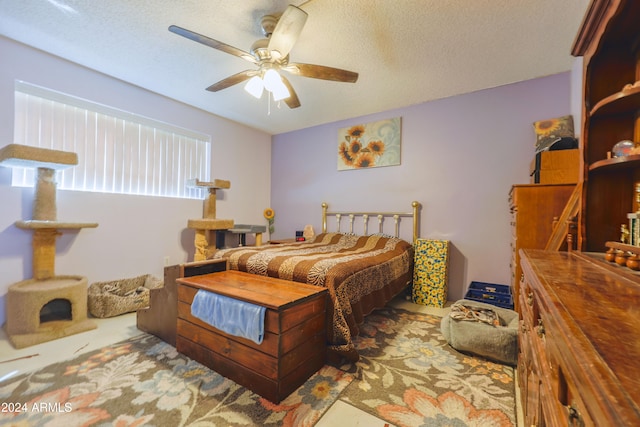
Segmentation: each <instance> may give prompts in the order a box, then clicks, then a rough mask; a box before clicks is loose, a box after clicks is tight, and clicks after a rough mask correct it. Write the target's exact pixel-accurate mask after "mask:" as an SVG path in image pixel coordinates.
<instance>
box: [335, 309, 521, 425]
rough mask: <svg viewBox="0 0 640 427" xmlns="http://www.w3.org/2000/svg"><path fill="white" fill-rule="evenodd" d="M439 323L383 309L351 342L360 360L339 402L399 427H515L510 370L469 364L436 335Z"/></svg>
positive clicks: (471, 360)
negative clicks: (354, 376)
mask: <svg viewBox="0 0 640 427" xmlns="http://www.w3.org/2000/svg"><path fill="white" fill-rule="evenodd" d="M440 321H441V318H440V317H436V316H431V315H427V314H418V313H412V312H409V311H406V310H402V309H394V308H384V309H382V310H378V311H375V312H374V313H372V314H370V315H369V316H368V317H367V319H366V323H365V324H364V325H362V327H361V329H360V334H359V337H357V338H356V340H355V345H356V349H357V350H358V353H359V354H360V356H361V358H360V360H359V361H358V362H356V364H355V366H354V365H345V366H343V369H345V370H349V369H350V370H351V371H352V372H353V371H355V372H357V374H356V376H357V379H356V380H354V381H353V382H352V383H351V384H350V385H349V386H348V387H347V388H346V389H345V391H344V392H343V393H342V395H341V396H340V399H341V400H343V401H345V402H347V403H349V404H351V405H353V406H355V407H357V408H359V409H361V410H364V411H366V412H369V413H371V414H373V415H375V416H377V417H379V418H382V419H384V420H385V421H387V422H390V423H393V424H394V425H396V426H425V425H428V426H452V425H456V426H478V427H485V426H493V427H496V426H513V425H516V403H515V384H514V369H513V368H512V367H510V366H507V365H501V364H497V363H493V362H489V361H485V360H483V359H480V358H477V357H473V356H466V355H464V354H462V353H459V352H457V351H456V350H454V349H453V348H451V347H450V346H449V345H448V344H447V342H446V340H445V339H444V337H443V336H442V335H441V333H440V329H439V328H440Z"/></svg>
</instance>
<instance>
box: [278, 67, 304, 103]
mask: <svg viewBox="0 0 640 427" xmlns="http://www.w3.org/2000/svg"><path fill="white" fill-rule="evenodd" d="M280 77H282V83H284V85H285V86H286V87H287V89H289V97H288V98H285V99H284V102H286V104H287V105H288V106H289V108H298V107H299V106H300V100H299V99H298V94H297V93H296V91H295V90H294V89H293V86H291V83H290V82H289V79H287V78H286V77H285V76H283V75H280Z"/></svg>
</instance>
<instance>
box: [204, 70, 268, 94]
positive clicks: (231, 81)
mask: <svg viewBox="0 0 640 427" xmlns="http://www.w3.org/2000/svg"><path fill="white" fill-rule="evenodd" d="M256 75H258V70H244V71H241V72H239V73H236V74H234V75H232V76H229V77H227V78H226V79H222V80H220V81H219V82H217V83H214V84H212V85H211V86H209V87H208V88H207V90H208V91H209V92H218V91H219V90H222V89H226V88H228V87H231V86H233V85H237V84H238V83H242V82H243V81H245V80H249V79H250V78H251V77H253V76H256Z"/></svg>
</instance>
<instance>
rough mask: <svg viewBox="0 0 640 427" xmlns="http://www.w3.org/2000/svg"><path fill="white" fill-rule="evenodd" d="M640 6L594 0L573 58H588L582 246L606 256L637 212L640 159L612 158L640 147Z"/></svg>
mask: <svg viewBox="0 0 640 427" xmlns="http://www.w3.org/2000/svg"><path fill="white" fill-rule="evenodd" d="M638 16H640V2H638V1H632V0H593V1H592V2H591V5H590V6H589V8H588V10H587V15H586V17H585V20H584V21H583V24H582V27H581V29H580V31H579V33H578V36H577V38H576V41H575V43H574V46H573V49H572V52H571V53H572V54H573V55H575V56H583V57H584V69H583V85H584V88H583V94H584V102H583V109H582V115H583V120H582V135H581V150H582V155H583V160H584V175H583V180H584V184H585V185H584V190H583V196H582V202H581V211H580V216H579V219H578V247H579V248H580V249H581V250H584V251H592V252H604V251H605V250H606V247H605V242H607V241H614V240H618V239H619V237H620V233H619V230H620V225H621V224H625V223H627V214H628V213H629V212H635V211H636V209H637V203H636V202H635V191H634V186H635V184H636V183H639V182H640V155H632V156H628V157H623V158H608V157H609V156H608V153H609V152H610V151H611V149H612V148H613V146H614V145H615V144H616V143H617V142H619V141H621V140H631V141H635V142H636V143H640V25H639V24H638Z"/></svg>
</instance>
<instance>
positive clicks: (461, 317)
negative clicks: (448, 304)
mask: <svg viewBox="0 0 640 427" xmlns="http://www.w3.org/2000/svg"><path fill="white" fill-rule="evenodd" d="M457 305H458V306H459V307H456V306H457ZM457 308H460V309H457ZM493 319H495V321H494V320H493ZM496 324H497V326H496ZM440 330H441V332H442V335H444V337H445V339H446V340H447V342H448V343H449V345H450V346H451V347H453V348H455V349H456V350H458V351H461V352H465V353H471V354H475V355H478V356H482V357H485V358H487V359H490V360H494V361H497V362H501V363H506V364H508V365H516V364H517V363H518V313H516V312H515V311H513V310H509V309H506V308H500V307H496V306H493V305H491V304H485V303H481V302H477V301H471V300H465V299H462V300H459V301H456V302H455V303H454V304H453V305H452V312H450V313H449V314H447V315H446V316H445V317H443V318H442V321H441V322H440Z"/></svg>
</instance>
